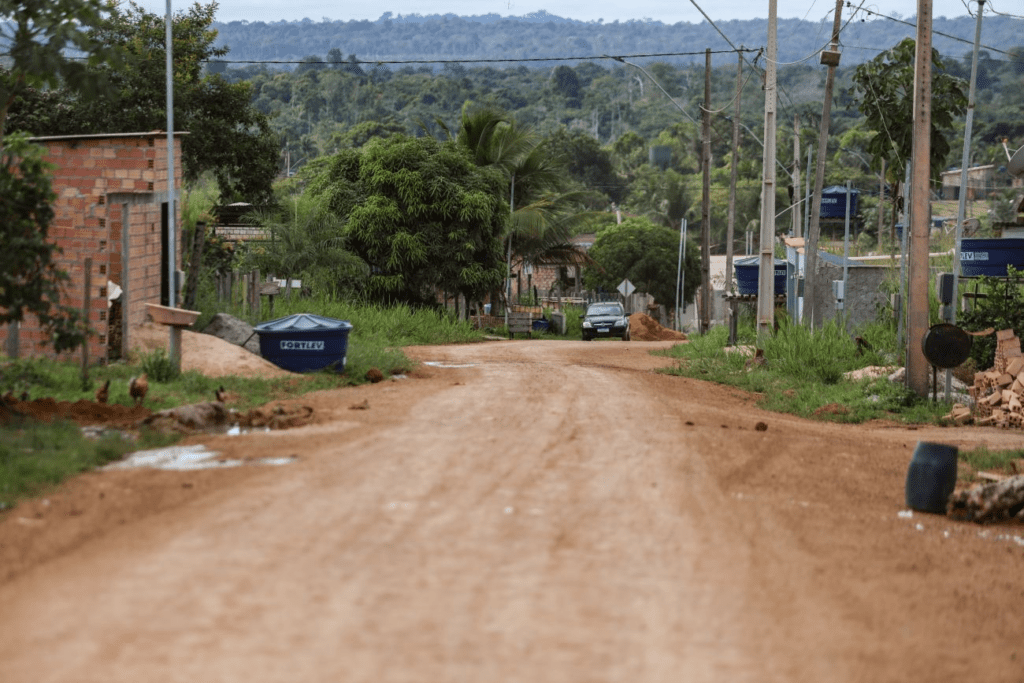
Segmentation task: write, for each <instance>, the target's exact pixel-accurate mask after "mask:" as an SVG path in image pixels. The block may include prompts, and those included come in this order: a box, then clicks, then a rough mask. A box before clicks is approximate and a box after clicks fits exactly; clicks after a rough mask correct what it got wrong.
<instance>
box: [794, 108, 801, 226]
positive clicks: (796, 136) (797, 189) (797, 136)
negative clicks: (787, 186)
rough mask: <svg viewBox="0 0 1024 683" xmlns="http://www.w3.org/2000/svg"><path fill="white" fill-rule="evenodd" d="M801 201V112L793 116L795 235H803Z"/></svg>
mask: <svg viewBox="0 0 1024 683" xmlns="http://www.w3.org/2000/svg"><path fill="white" fill-rule="evenodd" d="M802 206H803V205H802V204H801V201H800V114H795V115H794V116H793V237H803V217H802V216H801V215H800V209H801V208H802Z"/></svg>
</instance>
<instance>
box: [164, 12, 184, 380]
mask: <svg viewBox="0 0 1024 683" xmlns="http://www.w3.org/2000/svg"><path fill="white" fill-rule="evenodd" d="M172 19H173V14H172V13H171V0H167V18H166V21H165V25H164V40H165V43H166V44H165V46H164V48H165V49H164V52H165V56H166V62H165V65H164V66H165V71H166V74H167V282H168V287H167V305H168V306H170V307H171V308H175V307H177V305H178V300H177V292H176V291H175V290H176V289H177V282H176V280H177V277H176V276H177V270H178V269H177V253H176V251H175V248H174V247H175V240H176V239H177V236H176V235H175V232H176V230H175V226H176V224H177V222H178V212H177V210H176V209H177V206H176V202H175V199H177V193H176V192H175V191H174V190H175V187H174V58H173V56H172V54H171V52H172V50H171V47H172V42H173V41H172V39H171V24H172ZM167 327H168V328H169V329H170V338H169V339H168V340H167V355H168V356H169V360H170V361H171V366H172V367H173V368H174V369H175V371H178V370H181V328H180V327H178V326H177V325H168V326H167Z"/></svg>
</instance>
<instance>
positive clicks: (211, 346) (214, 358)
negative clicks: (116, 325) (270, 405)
mask: <svg viewBox="0 0 1024 683" xmlns="http://www.w3.org/2000/svg"><path fill="white" fill-rule="evenodd" d="M131 340H132V348H134V349H136V350H138V351H141V352H143V353H148V352H152V351H155V350H157V349H163V350H164V351H166V350H167V347H168V344H169V342H170V331H169V330H168V329H167V328H166V327H165V326H163V325H157V324H155V323H145V324H143V325H139V326H138V327H135V328H133V329H132V331H131ZM181 369H182V370H197V371H199V372H201V373H202V374H204V375H206V376H207V377H225V376H228V375H235V376H238V377H290V376H292V374H293V373H291V372H288V371H287V370H284V369H282V368H279V367H278V366H276V365H274V364H273V363H271V362H270V361H268V360H266V359H265V358H262V357H260V356H257V355H256V354H254V353H249V351H247V350H245V348H243V347H241V346H236V345H234V344H232V343H231V342H226V341H224V340H223V339H220V338H219V337H214V336H213V335H212V334H203V333H201V332H193V331H191V330H182V332H181Z"/></svg>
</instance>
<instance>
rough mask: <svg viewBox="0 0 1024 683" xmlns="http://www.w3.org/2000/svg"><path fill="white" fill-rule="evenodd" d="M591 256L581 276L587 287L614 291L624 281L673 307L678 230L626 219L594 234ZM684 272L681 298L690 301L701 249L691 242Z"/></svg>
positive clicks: (697, 285)
mask: <svg viewBox="0 0 1024 683" xmlns="http://www.w3.org/2000/svg"><path fill="white" fill-rule="evenodd" d="M590 256H591V258H593V259H594V262H595V264H594V265H592V266H590V267H588V268H587V269H586V270H585V271H584V273H583V283H584V285H586V287H587V288H589V289H597V288H601V289H603V290H605V291H608V292H614V291H615V288H616V287H618V286H619V283H620V282H622V280H623V279H628V280H629V281H630V282H632V283H633V284H634V285H635V286H636V288H637V290H639V291H641V292H647V293H648V294H650V295H651V296H653V297H654V299H655V300H656V301H657V302H658V303H659V304H662V305H663V306H668V307H670V308H671V307H674V306H675V305H676V300H677V298H678V297H677V294H676V281H677V275H678V272H679V270H678V269H679V231H678V230H672V229H671V228H666V227H664V226H661V225H655V224H654V223H652V222H651V221H649V220H647V219H645V218H627V219H626V220H624V221H622V223H620V224H617V225H612V226H609V227H607V228H605V229H604V230H602V231H601V232H599V233H598V234H597V238H596V239H595V240H594V246H592V247H591V248H590ZM683 271H684V272H683V284H684V287H683V294H684V299H685V300H686V301H693V297H694V295H696V293H697V290H698V289H699V288H700V284H701V275H700V249H699V248H698V247H697V245H696V244H694V243H693V242H692V241H688V243H687V245H686V263H685V264H684V268H683Z"/></svg>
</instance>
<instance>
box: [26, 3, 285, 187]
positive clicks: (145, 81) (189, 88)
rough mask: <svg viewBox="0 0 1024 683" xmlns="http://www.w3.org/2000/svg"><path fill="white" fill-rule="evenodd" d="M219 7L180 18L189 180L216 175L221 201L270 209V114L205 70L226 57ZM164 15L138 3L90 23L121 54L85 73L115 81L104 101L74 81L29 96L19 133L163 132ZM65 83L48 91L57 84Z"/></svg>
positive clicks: (179, 74)
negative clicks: (80, 90)
mask: <svg viewBox="0 0 1024 683" xmlns="http://www.w3.org/2000/svg"><path fill="white" fill-rule="evenodd" d="M216 9H217V4H216V3H215V2H211V3H210V4H208V5H203V4H200V3H198V2H197V3H195V4H193V5H192V6H190V7H189V8H188V9H186V10H179V11H178V12H177V13H176V14H175V15H174V16H173V20H172V37H173V46H172V50H173V58H174V125H175V128H177V129H178V130H183V131H186V132H187V133H188V135H185V136H183V138H182V164H183V167H184V168H183V175H184V177H185V179H186V180H195V179H196V178H198V177H199V176H200V175H201V174H202V173H204V172H206V171H209V172H212V173H213V175H214V177H215V178H216V179H217V183H218V186H219V188H220V191H221V196H222V200H223V201H225V202H230V201H240V200H245V201H248V202H251V203H265V202H267V201H269V200H270V199H271V197H272V191H271V183H272V181H273V179H274V177H275V176H276V175H277V170H278V162H279V147H278V142H277V139H276V137H275V135H274V134H273V132H272V131H271V129H270V123H269V121H268V119H267V117H266V116H265V115H263V114H262V113H260V112H259V111H258V110H257V109H255V108H254V107H253V104H252V87H251V85H250V84H248V83H245V82H239V83H231V82H229V81H227V80H225V79H224V78H223V76H221V75H219V74H207V73H204V65H205V63H206V62H207V61H209V60H210V59H213V58H216V57H222V56H224V55H225V54H227V48H224V47H216V46H215V45H214V42H215V40H216V38H217V32H216V30H214V29H212V28H210V26H211V24H212V23H213V19H214V14H215V12H216ZM165 30H166V29H165V18H164V17H162V16H159V15H157V14H153V13H151V12H148V11H146V10H145V9H144V8H142V7H141V6H140V5H138V4H136V3H134V2H131V1H129V2H128V3H127V4H124V5H121V4H116V5H110V6H109V8H108V11H107V13H106V15H105V16H104V17H103V19H102V21H97V22H94V23H92V24H91V25H90V26H88V30H87V31H86V35H85V38H84V39H83V40H87V41H90V42H91V44H95V45H103V46H108V47H109V48H111V49H115V50H116V51H117V52H118V53H119V54H121V55H123V57H124V62H123V64H120V65H118V66H117V67H116V68H115V67H112V66H110V65H109V64H106V63H103V62H97V63H94V64H91V65H88V66H86V67H84V68H79V69H77V74H76V77H77V76H78V75H82V76H89V77H91V78H93V79H102V80H106V81H108V82H109V83H110V84H111V86H112V87H113V90H112V92H110V93H109V94H108V96H107V97H105V98H104V99H103V100H102V101H92V100H85V99H83V98H81V97H79V96H78V94H77V93H76V91H75V90H74V89H73V88H74V86H75V84H74V81H73V80H69V79H68V78H61V79H60V80H59V83H60V85H61V86H62V89H61V90H59V91H52V90H51V91H33V92H31V93H26V97H25V98H24V100H23V101H21V102H19V103H18V104H19V105H20V106H17V107H14V108H12V111H11V119H12V127H13V128H15V129H19V130H25V131H28V132H30V133H32V134H35V135H76V134H87V133H126V132H137V131H149V130H163V129H164V128H166V127H167V114H166V92H167V90H166V65H165V38H166V36H165ZM57 83H58V82H57V81H51V82H48V83H47V85H50V86H54V85H57Z"/></svg>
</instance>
